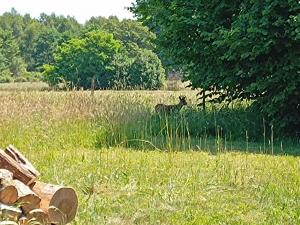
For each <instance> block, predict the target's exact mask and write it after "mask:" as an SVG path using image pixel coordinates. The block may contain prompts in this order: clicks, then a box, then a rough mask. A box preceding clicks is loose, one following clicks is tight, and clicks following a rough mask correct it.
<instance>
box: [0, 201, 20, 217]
mask: <svg viewBox="0 0 300 225" xmlns="http://www.w3.org/2000/svg"><path fill="white" fill-rule="evenodd" d="M21 215H22V211H21V210H20V209H19V208H17V207H13V206H8V205H5V204H2V203H0V218H1V219H2V220H3V219H10V220H13V221H18V219H19V218H20V217H21Z"/></svg>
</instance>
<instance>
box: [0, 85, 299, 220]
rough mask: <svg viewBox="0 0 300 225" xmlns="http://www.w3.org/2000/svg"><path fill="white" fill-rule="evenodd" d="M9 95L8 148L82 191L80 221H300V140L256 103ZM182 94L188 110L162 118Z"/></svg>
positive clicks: (2, 137) (118, 94)
mask: <svg viewBox="0 0 300 225" xmlns="http://www.w3.org/2000/svg"><path fill="white" fill-rule="evenodd" d="M0 90H2V91H0V143H1V147H2V148H4V147H5V146H7V145H8V144H13V145H15V146H16V147H18V148H19V149H20V150H21V151H22V152H24V154H25V155H26V156H27V157H28V158H29V159H30V160H31V161H32V162H33V163H34V165H36V167H37V168H38V169H39V170H40V171H41V172H42V179H43V180H44V181H45V182H51V183H57V184H64V185H70V186H72V187H74V188H75V189H76V190H77V192H78V195H79V199H80V206H79V210H78V215H77V217H76V219H75V221H74V222H73V223H72V224H80V225H82V224H91V225H92V224H126V225H127V224H300V197H299V196H300V188H299V187H300V172H299V171H300V160H299V157H298V154H299V152H300V146H299V142H297V141H291V140H287V139H284V138H278V137H274V135H273V134H272V129H271V127H270V126H269V125H268V124H267V123H266V122H265V121H264V119H263V118H260V117H259V116H257V114H256V113H255V112H250V111H248V110H247V106H248V105H249V104H251V103H249V102H243V103H239V102H237V103H235V104H233V105H230V106H228V107H223V106H214V105H210V106H208V111H207V112H206V113H204V112H202V111H201V110H199V109H197V107H196V106H195V105H196V92H194V91H190V90H186V91H97V92H95V95H94V97H92V96H91V95H90V93H89V92H84V91H77V92H62V91H61V92H54V91H47V92H46V91H44V92H43V91H37V89H30V90H31V91H21V90H16V89H14V88H12V89H9V90H8V89H1V87H0ZM179 95H186V96H187V100H188V106H187V107H185V108H183V109H182V111H181V112H180V113H176V114H174V115H171V116H167V117H166V116H163V115H157V114H156V113H155V112H154V106H155V105H156V104H158V103H166V104H175V103H177V102H178V96H179ZM275 126H276V125H275Z"/></svg>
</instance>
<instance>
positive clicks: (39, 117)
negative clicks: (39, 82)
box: [0, 91, 296, 154]
mask: <svg viewBox="0 0 300 225" xmlns="http://www.w3.org/2000/svg"><path fill="white" fill-rule="evenodd" d="M182 94H184V95H186V96H187V98H188V106H187V107H185V108H183V109H182V111H181V112H180V113H175V114H173V115H169V116H164V115H159V114H156V113H155V112H154V106H155V105H156V104H158V103H166V104H175V103H177V102H178V96H179V95H182ZM195 94H196V93H195V92H193V91H180V92H172V91H154V92H150V91H99V92H96V93H95V95H94V96H93V97H92V96H91V95H90V93H89V92H83V91H82V92H81V91H78V92H35V91H31V92H0V99H1V102H0V109H1V110H0V143H3V144H8V143H14V144H16V145H19V146H20V147H23V146H24V147H26V148H28V147H29V148H35V147H36V146H39V147H43V148H48V149H57V148H61V149H64V148H79V147H82V148H102V147H113V146H118V147H130V148H137V149H148V150H149V149H161V150H172V151H174V150H204V151H209V152H220V151H227V150H233V149H235V150H236V149H238V150H239V149H243V150H247V151H257V152H264V153H281V154H284V153H287V152H288V153H291V152H293V151H295V150H296V149H295V146H294V145H293V144H290V143H289V142H287V140H281V139H274V137H273V136H272V132H271V127H270V126H268V125H267V124H266V123H264V122H263V121H264V120H263V118H262V117H260V116H259V115H258V114H257V113H256V112H251V111H249V110H248V109H247V107H248V105H249V104H248V103H245V102H244V103H236V104H235V106H234V107H233V108H230V109H229V108H222V106H214V105H210V106H209V107H208V110H207V111H206V112H203V111H201V110H200V109H198V108H197V107H196V99H195ZM294 153H295V152H294Z"/></svg>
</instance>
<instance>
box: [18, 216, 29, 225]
mask: <svg viewBox="0 0 300 225" xmlns="http://www.w3.org/2000/svg"><path fill="white" fill-rule="evenodd" d="M19 225H30V224H29V222H28V219H27V217H25V216H22V217H21V218H20V219H19Z"/></svg>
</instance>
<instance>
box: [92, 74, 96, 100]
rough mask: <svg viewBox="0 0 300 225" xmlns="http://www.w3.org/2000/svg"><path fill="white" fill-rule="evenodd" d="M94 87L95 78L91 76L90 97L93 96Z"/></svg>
mask: <svg viewBox="0 0 300 225" xmlns="http://www.w3.org/2000/svg"><path fill="white" fill-rule="evenodd" d="M95 85H96V76H93V77H92V81H91V95H92V96H94V91H95Z"/></svg>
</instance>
